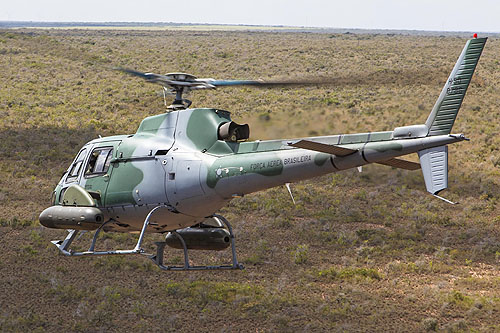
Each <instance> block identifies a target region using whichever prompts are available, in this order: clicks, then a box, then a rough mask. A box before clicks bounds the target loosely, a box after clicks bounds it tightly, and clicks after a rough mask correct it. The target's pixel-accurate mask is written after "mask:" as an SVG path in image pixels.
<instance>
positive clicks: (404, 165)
mask: <svg viewBox="0 0 500 333" xmlns="http://www.w3.org/2000/svg"><path fill="white" fill-rule="evenodd" d="M377 163H378V164H383V165H388V166H391V167H394V168H399V169H405V170H418V169H420V164H418V163H415V162H410V161H405V160H400V159H398V158H391V159H390V160H387V161H384V162H377Z"/></svg>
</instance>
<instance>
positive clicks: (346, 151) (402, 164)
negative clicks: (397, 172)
mask: <svg viewBox="0 0 500 333" xmlns="http://www.w3.org/2000/svg"><path fill="white" fill-rule="evenodd" d="M288 145H289V146H292V147H296V148H302V149H308V150H312V151H319V152H321V153H325V154H331V155H335V156H339V157H342V156H348V155H351V154H354V153H355V152H357V151H358V150H356V149H350V148H344V147H339V146H336V145H329V144H326V143H321V142H314V141H309V140H300V141H297V142H295V143H288ZM376 163H378V164H383V165H388V166H391V167H394V168H399V169H405V170H418V169H420V164H418V163H415V162H410V161H405V160H400V159H397V158H391V159H390V160H387V161H383V162H376Z"/></svg>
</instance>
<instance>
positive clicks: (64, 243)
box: [52, 205, 244, 271]
mask: <svg viewBox="0 0 500 333" xmlns="http://www.w3.org/2000/svg"><path fill="white" fill-rule="evenodd" d="M160 208H169V207H168V206H164V205H161V206H156V207H155V208H153V209H152V210H151V211H150V212H149V213H148V215H147V216H146V219H145V220H144V224H143V226H142V229H141V233H140V234H139V239H138V240H137V244H136V245H135V247H134V248H133V249H131V250H111V251H95V245H96V242H97V238H98V236H99V233H100V232H101V230H102V229H103V228H104V226H106V225H108V224H111V223H114V222H115V221H113V220H110V221H108V222H105V223H103V224H102V225H101V226H100V227H99V228H98V229H97V230H96V231H95V233H94V237H93V239H92V243H91V244H90V247H89V249H88V251H82V252H78V251H73V250H71V249H70V246H71V243H73V241H74V240H75V239H76V236H77V235H78V232H79V230H74V229H69V230H68V235H67V236H66V238H65V239H64V240H57V241H52V244H54V245H55V246H57V248H58V249H59V251H61V252H62V253H63V254H64V255H66V256H75V257H77V256H104V255H126V254H143V255H147V256H148V257H149V258H150V259H151V260H153V262H154V263H155V264H156V265H157V266H158V267H159V268H160V269H162V270H170V271H188V270H216V269H243V268H244V267H243V265H242V264H240V263H238V260H237V259H236V248H235V241H234V234H233V229H232V227H231V225H230V224H229V222H228V221H227V220H226V219H225V218H224V217H223V216H221V215H217V214H214V215H212V216H211V217H212V218H214V219H216V220H217V221H219V222H222V223H224V224H225V225H226V226H227V228H228V230H229V234H230V238H231V251H232V264H231V265H218V266H191V265H190V264H189V256H188V248H187V246H186V242H185V241H184V239H183V238H182V236H181V235H179V234H178V233H177V232H176V231H173V232H172V233H173V234H174V235H176V236H177V237H178V238H179V240H180V242H181V243H182V247H183V250H184V266H165V265H164V261H163V256H164V250H165V246H166V245H167V243H166V242H155V244H156V246H157V250H156V254H155V255H151V254H146V253H145V251H144V249H143V248H142V241H143V239H144V234H145V232H146V229H147V227H148V225H149V219H150V218H151V215H153V213H154V212H155V211H156V210H158V209H160Z"/></svg>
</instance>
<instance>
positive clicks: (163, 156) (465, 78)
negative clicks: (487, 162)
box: [39, 35, 487, 270]
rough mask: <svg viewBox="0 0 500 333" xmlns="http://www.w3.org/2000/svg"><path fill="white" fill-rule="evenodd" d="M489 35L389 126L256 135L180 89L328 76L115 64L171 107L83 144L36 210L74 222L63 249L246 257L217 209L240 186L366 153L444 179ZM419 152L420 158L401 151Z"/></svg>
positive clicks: (444, 183)
mask: <svg viewBox="0 0 500 333" xmlns="http://www.w3.org/2000/svg"><path fill="white" fill-rule="evenodd" d="M486 41H487V38H477V35H474V38H472V39H470V40H468V41H467V42H466V44H465V47H464V48H463V51H462V52H461V54H460V56H459V58H458V61H457V62H456V64H455V66H454V67H453V70H452V71H451V74H450V76H449V78H448V80H447V81H446V83H445V85H444V87H443V88H442V91H441V93H440V95H439V97H438V99H437V101H436V102H435V105H434V107H433V108H432V110H431V112H430V114H429V116H428V118H427V120H426V122H425V123H424V124H417V125H408V126H402V127H397V128H395V129H394V130H392V131H382V132H368V133H356V134H341V135H328V136H316V137H305V138H298V139H280V140H265V141H261V140H256V141H248V139H249V136H250V129H249V126H248V125H247V124H243V125H240V124H237V123H236V122H234V121H232V120H231V114H230V112H228V111H225V110H219V109H214V108H190V105H191V101H189V100H187V99H184V98H183V94H184V93H186V92H188V91H192V90H200V89H217V88H227V87H236V86H254V87H286V86H294V85H318V84H330V83H331V82H328V80H316V81H315V80H310V81H307V80H302V81H301V80H283V81H262V80H215V79H211V78H208V79H199V78H197V77H195V76H193V75H190V74H186V73H170V74H165V75H160V74H154V73H144V72H139V71H136V70H131V69H125V68H117V69H118V70H120V71H121V72H123V73H125V74H129V75H133V76H135V77H139V78H141V79H144V80H146V81H147V82H150V83H154V84H159V85H161V86H162V87H163V89H164V93H166V92H168V93H173V94H175V100H174V101H173V103H172V105H170V106H169V107H168V109H167V112H166V113H162V114H158V115H154V116H151V117H147V118H145V119H144V120H142V122H141V124H140V125H139V128H138V129H137V132H136V133H135V134H131V135H117V136H110V137H102V138H101V137H100V138H97V139H94V140H92V141H90V142H88V143H87V144H85V145H84V146H83V147H82V148H81V149H80V151H79V152H78V154H77V156H76V157H75V159H74V161H73V162H72V163H71V165H70V166H69V168H68V169H67V170H66V172H65V173H64V174H63V176H62V178H61V180H60V181H59V183H58V184H57V186H56V188H55V190H54V191H53V193H52V199H51V200H52V206H50V207H48V208H47V209H45V210H44V211H43V212H42V213H41V214H40V217H39V220H40V223H41V224H42V225H43V226H45V227H48V228H56V229H68V234H67V236H66V238H65V239H63V240H56V241H52V243H54V244H55V245H56V246H57V248H58V249H59V250H60V251H61V252H62V253H63V254H64V255H67V256H99V255H101V256H102V255H131V254H144V255H147V256H149V258H150V259H151V260H153V262H154V263H155V264H156V265H157V266H158V267H159V268H161V269H163V270H204V269H243V265H242V264H240V263H239V262H238V260H237V257H236V250H235V237H234V233H233V230H232V226H231V224H230V223H229V221H228V220H227V219H226V218H224V217H223V216H222V215H220V214H218V213H217V212H218V211H219V210H220V209H221V208H222V207H224V206H225V205H226V204H228V203H229V202H230V201H231V200H232V199H233V198H236V197H241V196H244V195H247V194H249V193H253V192H256V191H261V190H265V189H269V188H272V187H276V186H283V185H285V186H286V187H287V189H288V191H289V192H290V195H292V193H291V191H290V187H289V184H290V183H294V182H298V181H301V180H305V179H310V178H313V177H318V176H321V175H325V174H329V173H334V172H339V171H342V170H346V169H350V168H361V167H362V166H364V165H366V164H370V163H378V164H383V165H386V166H390V167H394V168H401V169H406V170H418V169H421V170H422V173H423V177H424V180H425V186H426V189H427V191H428V192H430V193H431V194H432V195H434V196H435V197H437V198H439V199H442V200H444V201H446V202H448V203H450V204H454V203H453V202H451V201H450V200H447V199H445V198H443V197H441V196H439V195H438V194H439V192H440V191H442V190H444V189H446V188H447V187H448V148H447V145H448V144H452V143H457V142H461V141H464V140H469V139H467V138H466V137H465V135H463V134H452V133H451V130H452V127H453V124H454V122H455V119H456V117H457V114H458V111H459V109H460V106H461V104H462V101H463V99H464V96H465V93H466V91H467V88H468V86H469V83H470V81H471V78H472V75H473V73H474V71H475V68H476V65H477V63H478V61H479V58H480V56H481V53H482V51H483V48H484V45H485V43H486ZM413 153H417V154H418V156H419V163H416V162H411V161H407V160H403V159H400V158H399V157H400V156H403V155H408V154H413ZM292 200H293V196H292ZM87 231H94V236H93V239H92V241H91V244H90V247H89V249H88V250H87V251H75V250H72V249H71V248H70V247H71V244H72V242H73V241H74V240H75V239H76V237H77V235H78V234H79V232H87ZM101 231H105V232H127V233H138V234H139V238H138V240H137V243H136V245H135V247H134V248H133V249H130V250H106V251H97V250H96V249H95V247H96V242H97V240H98V236H99V233H100V232H101ZM145 233H161V234H166V237H165V241H162V242H156V243H155V244H156V246H157V247H156V253H155V254H147V253H145V250H144V249H143V248H142V242H143V239H144V235H145ZM166 246H169V247H172V248H175V249H181V250H183V252H184V265H180V266H173V265H166V264H165V263H164V251H165V247H166ZM228 247H231V251H232V262H231V263H230V264H225V265H212V266H210V265H199V266H196V265H191V264H190V262H189V254H188V252H189V250H214V251H220V250H224V249H227V248H228Z"/></svg>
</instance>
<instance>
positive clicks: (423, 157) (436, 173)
mask: <svg viewBox="0 0 500 333" xmlns="http://www.w3.org/2000/svg"><path fill="white" fill-rule="evenodd" d="M418 157H419V158H420V165H421V166H422V173H423V174H424V180H425V186H426V187H427V191H429V192H430V193H432V194H434V195H435V194H437V193H438V192H439V191H441V190H444V189H445V188H447V187H448V146H439V147H434V148H428V149H423V150H420V151H419V152H418Z"/></svg>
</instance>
